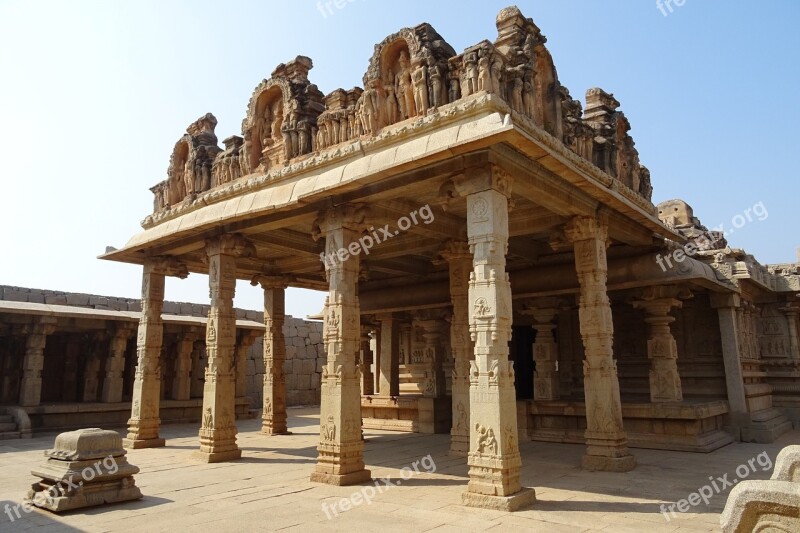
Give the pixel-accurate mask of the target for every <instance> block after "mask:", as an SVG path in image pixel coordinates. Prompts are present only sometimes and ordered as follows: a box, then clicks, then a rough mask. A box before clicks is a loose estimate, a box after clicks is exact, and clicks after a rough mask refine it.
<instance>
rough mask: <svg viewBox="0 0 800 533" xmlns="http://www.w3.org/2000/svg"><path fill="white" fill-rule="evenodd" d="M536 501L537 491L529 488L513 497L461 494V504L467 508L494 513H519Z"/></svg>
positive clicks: (473, 493)
mask: <svg viewBox="0 0 800 533" xmlns="http://www.w3.org/2000/svg"><path fill="white" fill-rule="evenodd" d="M535 501H536V491H535V490H533V489H531V488H527V487H523V488H522V490H520V491H519V492H517V493H516V494H512V495H511V496H490V495H488V494H478V493H477V492H470V491H464V492H462V493H461V503H462V504H464V505H466V506H467V507H479V508H481V509H492V510H494V511H507V512H513V511H519V510H520V509H522V508H524V507H529V506H531V505H533V503H534V502H535Z"/></svg>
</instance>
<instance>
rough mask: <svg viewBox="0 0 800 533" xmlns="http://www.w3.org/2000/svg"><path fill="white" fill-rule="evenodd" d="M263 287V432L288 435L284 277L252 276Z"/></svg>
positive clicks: (286, 281) (286, 283)
mask: <svg viewBox="0 0 800 533" xmlns="http://www.w3.org/2000/svg"><path fill="white" fill-rule="evenodd" d="M253 282H254V283H260V284H261V287H262V288H263V289H264V327H265V329H264V406H263V407H264V408H263V411H262V414H261V421H262V422H261V433H263V434H264V435H288V434H289V430H288V428H287V425H286V376H285V375H284V372H283V365H284V362H285V361H286V339H285V338H284V336H283V323H284V320H285V317H286V311H285V307H286V290H285V289H286V287H287V285H288V280H287V279H286V278H284V277H282V276H259V277H256V278H254V279H253Z"/></svg>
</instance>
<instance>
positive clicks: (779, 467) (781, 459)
mask: <svg viewBox="0 0 800 533" xmlns="http://www.w3.org/2000/svg"><path fill="white" fill-rule="evenodd" d="M772 479H773V480H776V481H794V482H795V483H797V486H798V489H797V490H798V491H800V446H797V445H795V446H787V447H786V448H784V449H782V450H781V451H780V453H779V454H778V457H777V458H776V459H775V470H774V471H773V472H772Z"/></svg>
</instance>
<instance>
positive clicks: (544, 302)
mask: <svg viewBox="0 0 800 533" xmlns="http://www.w3.org/2000/svg"><path fill="white" fill-rule="evenodd" d="M565 308H566V302H565V301H564V299H563V298H553V297H550V298H532V299H529V300H525V302H524V303H523V307H522V309H520V314H522V315H526V316H532V317H533V320H534V322H535V325H534V327H536V326H538V325H547V324H550V323H552V322H553V319H554V318H555V316H556V314H557V313H558V312H559V311H561V310H562V309H565Z"/></svg>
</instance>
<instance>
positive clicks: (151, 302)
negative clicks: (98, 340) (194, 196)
mask: <svg viewBox="0 0 800 533" xmlns="http://www.w3.org/2000/svg"><path fill="white" fill-rule="evenodd" d="M167 275H170V276H178V277H180V278H185V277H186V276H188V275H189V274H188V271H187V269H186V267H185V266H183V265H180V264H177V263H176V262H175V261H174V260H172V259H169V258H153V259H149V260H148V261H146V262H145V264H144V273H143V276H142V315H141V318H140V319H139V331H138V334H137V339H136V355H137V358H138V362H137V365H136V377H135V379H134V382H133V399H132V409H131V418H130V420H128V437H127V438H126V439H123V441H122V442H123V445H124V446H125V448H128V449H138V448H157V447H160V446H164V439H162V438H161V437H159V434H158V432H159V429H160V427H161V419H160V417H159V409H160V401H161V344H162V342H163V336H164V323H163V322H162V320H161V311H162V308H163V307H164V277H165V276H167Z"/></svg>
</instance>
